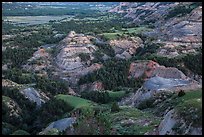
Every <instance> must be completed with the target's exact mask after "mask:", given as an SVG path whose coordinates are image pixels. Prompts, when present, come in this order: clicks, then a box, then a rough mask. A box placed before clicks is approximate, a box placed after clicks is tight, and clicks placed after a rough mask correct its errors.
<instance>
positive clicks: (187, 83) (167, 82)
mask: <svg viewBox="0 0 204 137" xmlns="http://www.w3.org/2000/svg"><path fill="white" fill-rule="evenodd" d="M131 77H132V78H136V79H137V78H142V79H145V80H146V81H145V82H144V84H143V86H142V87H141V88H140V89H138V90H137V92H136V93H135V94H132V95H131V96H129V97H128V98H126V99H123V100H122V101H121V103H120V104H121V105H131V106H135V107H137V106H138V105H139V104H140V103H141V102H142V101H144V100H146V99H149V98H151V97H153V96H154V95H155V94H157V93H160V92H178V91H180V90H185V91H186V90H193V89H198V88H202V85H201V84H200V83H199V82H197V81H195V80H193V79H190V78H188V77H187V76H185V75H184V74H183V73H182V72H181V71H179V70H178V69H177V68H172V67H164V66H160V65H159V64H158V63H156V62H154V61H151V60H150V61H136V62H133V63H131V65H130V69H129V78H131Z"/></svg>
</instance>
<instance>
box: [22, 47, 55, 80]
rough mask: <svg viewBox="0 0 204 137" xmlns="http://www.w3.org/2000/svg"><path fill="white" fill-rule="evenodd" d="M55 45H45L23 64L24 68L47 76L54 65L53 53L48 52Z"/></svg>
mask: <svg viewBox="0 0 204 137" xmlns="http://www.w3.org/2000/svg"><path fill="white" fill-rule="evenodd" d="M53 46H54V45H44V46H42V47H40V48H39V49H38V50H37V51H36V52H34V53H33V57H32V58H30V59H28V63H27V64H25V65H23V66H22V67H23V69H25V70H27V71H31V72H35V73H39V74H41V75H44V76H47V71H46V70H48V69H50V68H51V67H52V64H51V62H52V61H51V60H52V59H51V55H50V53H48V52H47V50H49V49H50V48H52V47H53Z"/></svg>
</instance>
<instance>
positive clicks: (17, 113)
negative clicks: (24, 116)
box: [2, 96, 22, 118]
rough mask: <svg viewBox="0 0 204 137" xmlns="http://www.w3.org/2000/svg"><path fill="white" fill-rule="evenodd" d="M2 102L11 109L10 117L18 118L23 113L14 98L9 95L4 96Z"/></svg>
mask: <svg viewBox="0 0 204 137" xmlns="http://www.w3.org/2000/svg"><path fill="white" fill-rule="evenodd" d="M2 103H4V104H5V105H6V106H7V107H8V109H9V110H8V112H9V116H10V117H17V118H19V117H20V115H21V113H22V109H21V108H20V107H19V105H18V104H17V103H16V102H15V101H14V100H12V99H11V98H9V97H7V96H2Z"/></svg>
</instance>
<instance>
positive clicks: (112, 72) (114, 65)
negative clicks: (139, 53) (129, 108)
mask: <svg viewBox="0 0 204 137" xmlns="http://www.w3.org/2000/svg"><path fill="white" fill-rule="evenodd" d="M103 65H104V67H103V68H101V69H99V70H97V71H95V72H93V73H89V74H87V75H85V76H84V77H81V78H80V80H79V83H78V84H80V85H81V84H84V83H90V82H94V81H97V80H100V81H101V82H102V83H103V84H104V88H105V89H108V90H114V89H115V88H117V87H118V86H122V87H133V88H138V87H140V86H141V84H142V83H143V80H142V79H138V80H136V79H128V73H129V66H130V62H129V61H126V60H117V59H110V60H107V61H105V62H104V64H103Z"/></svg>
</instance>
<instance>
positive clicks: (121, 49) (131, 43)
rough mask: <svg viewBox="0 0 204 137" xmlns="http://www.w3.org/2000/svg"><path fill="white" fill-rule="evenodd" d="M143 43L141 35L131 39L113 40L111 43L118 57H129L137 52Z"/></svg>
mask: <svg viewBox="0 0 204 137" xmlns="http://www.w3.org/2000/svg"><path fill="white" fill-rule="evenodd" d="M142 43H143V41H142V40H141V39H140V38H139V37H131V38H129V39H120V40H111V41H110V42H109V44H110V45H111V46H112V48H113V49H114V51H115V54H116V57H117V58H122V59H129V58H131V57H132V55H133V54H134V53H135V52H136V49H137V48H138V47H139V46H140V45H141V44H142Z"/></svg>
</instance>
